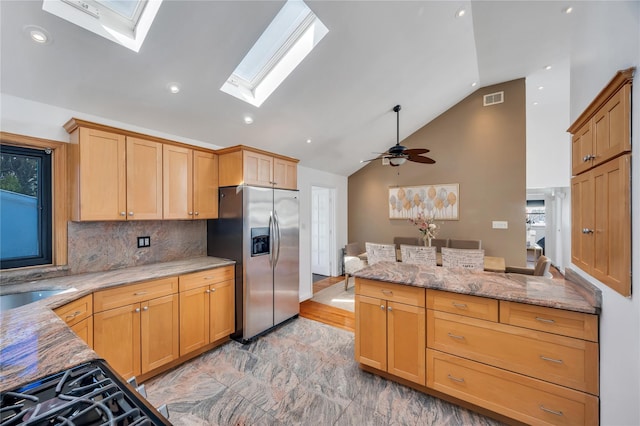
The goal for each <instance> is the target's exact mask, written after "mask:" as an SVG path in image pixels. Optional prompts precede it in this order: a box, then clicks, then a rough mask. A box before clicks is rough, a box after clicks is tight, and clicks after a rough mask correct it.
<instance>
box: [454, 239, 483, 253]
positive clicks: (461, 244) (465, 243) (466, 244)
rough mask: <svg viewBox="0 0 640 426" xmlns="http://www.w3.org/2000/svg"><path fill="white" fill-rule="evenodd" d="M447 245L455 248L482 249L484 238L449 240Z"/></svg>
mask: <svg viewBox="0 0 640 426" xmlns="http://www.w3.org/2000/svg"><path fill="white" fill-rule="evenodd" d="M447 247H450V248H455V249H474V250H480V249H481V248H482V240H452V239H450V240H449V245H448V246H447Z"/></svg>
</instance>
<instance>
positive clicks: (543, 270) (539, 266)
mask: <svg viewBox="0 0 640 426" xmlns="http://www.w3.org/2000/svg"><path fill="white" fill-rule="evenodd" d="M550 269H551V259H549V258H548V257H547V256H545V255H542V256H540V257H539V258H538V260H536V264H535V265H534V267H533V268H520V267H517V266H507V267H506V269H505V272H506V273H508V274H523V275H533V276H536V277H546V278H553V275H551V272H550V271H549V270H550Z"/></svg>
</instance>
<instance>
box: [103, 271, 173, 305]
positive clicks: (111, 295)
mask: <svg viewBox="0 0 640 426" xmlns="http://www.w3.org/2000/svg"><path fill="white" fill-rule="evenodd" d="M177 292H178V277H170V278H163V279H161V280H154V281H147V282H143V283H139V284H130V285H124V286H120V287H116V288H110V289H108V290H102V291H97V292H95V293H94V294H93V304H94V308H95V311H96V312H101V311H104V310H107V309H113V308H117V307H120V306H124V305H129V304H131V303H138V302H142V301H143V300H150V299H155V298H156V297H162V296H167V295H169V294H173V293H177Z"/></svg>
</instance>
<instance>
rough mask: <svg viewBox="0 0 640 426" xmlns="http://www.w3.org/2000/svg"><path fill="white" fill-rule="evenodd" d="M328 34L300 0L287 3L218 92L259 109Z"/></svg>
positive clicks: (289, 0) (325, 28)
mask: <svg viewBox="0 0 640 426" xmlns="http://www.w3.org/2000/svg"><path fill="white" fill-rule="evenodd" d="M328 32H329V30H328V29H327V27H326V26H325V25H324V24H323V23H322V22H321V21H320V19H318V17H317V16H316V15H315V14H314V13H313V12H312V11H311V9H309V7H308V6H307V5H306V4H305V3H304V2H303V1H302V0H288V1H287V2H286V3H285V5H284V6H283V7H282V9H280V11H279V12H278V14H277V15H276V17H275V18H273V21H271V23H270V24H269V26H268V27H267V29H266V30H264V32H263V33H262V35H261V36H260V38H259V39H258V41H256V43H255V44H254V45H253V47H252V48H251V50H249V53H247V55H246V56H245V57H244V59H242V62H240V64H239V65H238V66H237V67H236V69H235V70H234V71H233V73H232V74H231V75H230V76H229V78H228V79H227V81H226V82H225V83H224V85H222V87H221V88H220V90H222V91H223V92H225V93H227V94H229V95H231V96H234V97H236V98H238V99H240V100H243V101H245V102H247V103H250V104H251V105H253V106H256V107H259V106H260V105H262V103H263V102H264V101H265V100H266V99H267V98H268V97H269V96H270V95H271V94H272V93H273V91H274V90H276V89H277V88H278V86H280V84H281V83H282V82H283V81H284V80H285V78H287V77H288V76H289V74H291V72H293V70H294V69H295V68H296V67H297V66H298V65H299V64H300V63H301V62H302V60H303V59H304V58H305V57H306V56H307V55H308V54H309V53H311V51H312V50H313V48H314V47H316V45H317V44H318V43H319V42H320V40H322V38H323V37H324V36H325V35H327V33H328Z"/></svg>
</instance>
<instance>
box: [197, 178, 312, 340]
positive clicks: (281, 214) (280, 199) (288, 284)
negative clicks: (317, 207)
mask: <svg viewBox="0 0 640 426" xmlns="http://www.w3.org/2000/svg"><path fill="white" fill-rule="evenodd" d="M218 197H219V199H218V219H212V220H209V221H208V223H207V253H208V255H209V256H216V257H223V258H227V259H232V260H235V261H236V268H235V272H236V277H235V285H236V306H235V308H236V332H235V333H234V334H233V335H232V336H231V337H232V338H234V339H236V340H239V341H241V342H248V341H249V340H250V339H252V338H253V337H255V336H257V335H260V334H262V333H264V332H266V331H268V330H269V329H271V328H273V327H275V326H276V325H278V324H280V323H282V322H284V321H286V320H288V319H290V318H293V317H295V316H297V315H298V314H299V312H300V305H299V303H300V300H299V295H298V293H299V268H298V259H299V254H298V253H299V252H298V247H299V214H298V209H299V199H298V191H292V190H284V189H271V188H260V187H252V186H244V185H243V186H230V187H222V188H220V189H219V194H218Z"/></svg>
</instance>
